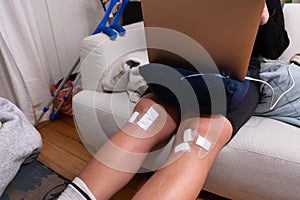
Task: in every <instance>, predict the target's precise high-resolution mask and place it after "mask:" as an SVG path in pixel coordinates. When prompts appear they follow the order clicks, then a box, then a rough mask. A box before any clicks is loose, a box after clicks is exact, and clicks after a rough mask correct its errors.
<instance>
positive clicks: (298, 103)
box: [255, 60, 300, 127]
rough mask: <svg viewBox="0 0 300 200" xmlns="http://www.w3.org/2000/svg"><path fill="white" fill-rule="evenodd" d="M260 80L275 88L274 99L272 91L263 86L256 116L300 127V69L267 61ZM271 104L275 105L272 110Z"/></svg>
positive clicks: (285, 63) (279, 62) (283, 63)
mask: <svg viewBox="0 0 300 200" xmlns="http://www.w3.org/2000/svg"><path fill="white" fill-rule="evenodd" d="M260 78H261V80H264V81H266V82H268V83H269V84H270V85H271V86H272V87H273V89H274V97H273V98H274V99H273V102H272V96H273V94H272V90H271V89H270V88H269V87H268V86H267V85H265V84H263V85H262V88H261V90H262V91H261V92H262V95H261V100H260V102H259V104H258V106H257V108H256V111H255V114H256V115H261V116H268V117H271V118H274V119H277V120H280V121H283V122H286V123H289V124H293V125H296V126H299V127H300V67H299V66H297V65H295V64H291V63H287V62H281V61H277V60H273V61H272V60H265V62H264V63H262V68H261V73H260ZM277 101H278V102H277ZM276 102H277V104H275V103H276ZM271 103H272V105H274V104H275V106H273V108H272V109H270V106H271Z"/></svg>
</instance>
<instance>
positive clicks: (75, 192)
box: [58, 177, 96, 200]
mask: <svg viewBox="0 0 300 200" xmlns="http://www.w3.org/2000/svg"><path fill="white" fill-rule="evenodd" d="M90 199H91V200H96V198H95V196H94V195H93V193H92V192H91V191H90V190H89V188H88V187H87V185H86V184H85V183H84V182H83V181H82V180H81V179H80V178H79V177H76V178H75V179H74V180H73V182H72V183H70V184H69V185H68V187H67V188H66V189H65V190H64V192H63V193H62V194H61V195H60V196H59V198H58V200H90Z"/></svg>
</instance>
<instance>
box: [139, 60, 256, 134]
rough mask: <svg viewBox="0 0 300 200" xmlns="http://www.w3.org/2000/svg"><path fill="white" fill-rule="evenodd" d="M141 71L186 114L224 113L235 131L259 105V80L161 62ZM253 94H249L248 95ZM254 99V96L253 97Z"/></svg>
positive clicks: (152, 86) (161, 95)
mask: <svg viewBox="0 0 300 200" xmlns="http://www.w3.org/2000/svg"><path fill="white" fill-rule="evenodd" d="M140 74H141V76H142V77H143V78H144V79H145V81H146V82H147V83H148V85H149V88H150V90H151V92H153V93H154V94H155V95H156V96H157V97H158V98H159V99H160V100H162V101H164V102H166V103H169V104H177V105H179V106H180V109H181V112H182V115H183V116H199V114H200V113H201V114H223V115H224V116H227V118H228V119H229V121H230V122H231V124H232V126H233V132H234V134H235V133H236V132H237V130H238V129H239V128H240V127H241V126H242V125H243V124H244V123H245V122H246V121H247V120H248V119H249V118H250V117H251V116H252V114H253V112H254V109H255V107H256V105H257V102H256V98H255V96H256V95H253V94H252V93H255V94H256V92H258V93H259V90H256V89H258V88H256V83H255V84H254V85H253V83H250V81H248V80H245V81H239V80H235V79H230V78H228V77H225V76H222V75H220V74H208V73H206V74H199V72H194V71H190V70H185V69H180V68H173V67H169V66H166V65H162V64H156V63H152V64H147V65H145V66H142V67H140ZM249 96H250V97H249ZM254 99H255V100H254Z"/></svg>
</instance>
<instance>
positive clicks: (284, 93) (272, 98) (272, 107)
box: [245, 63, 296, 110]
mask: <svg viewBox="0 0 300 200" xmlns="http://www.w3.org/2000/svg"><path fill="white" fill-rule="evenodd" d="M293 65H294V63H292V64H290V65H289V67H288V73H289V76H290V77H291V79H292V82H293V84H292V86H291V87H290V88H289V89H287V90H286V91H285V92H283V93H282V94H281V95H280V96H279V97H278V99H277V100H276V102H275V103H274V104H273V101H274V96H275V92H274V89H273V87H272V86H271V85H270V84H269V83H268V82H266V81H263V80H260V79H256V78H252V77H249V76H246V77H245V79H246V80H250V81H256V82H260V83H263V84H265V85H267V86H268V87H269V88H270V89H271V91H272V97H271V102H270V110H273V109H274V108H275V106H276V105H277V104H278V102H279V101H280V100H281V99H282V98H283V96H284V95H286V94H287V93H288V92H290V91H291V90H292V89H293V88H294V87H295V84H296V83H295V79H294V77H293V75H292V73H291V67H292V66H293Z"/></svg>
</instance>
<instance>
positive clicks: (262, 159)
mask: <svg viewBox="0 0 300 200" xmlns="http://www.w3.org/2000/svg"><path fill="white" fill-rule="evenodd" d="M284 15H285V20H286V27H287V30H288V33H289V36H290V39H291V45H290V46H289V48H288V49H287V50H286V52H285V53H284V54H283V55H282V56H281V58H280V59H282V60H289V58H291V56H293V55H294V54H295V53H299V51H300V37H299V35H300V26H299V24H298V23H299V20H300V4H293V3H292V4H286V5H285V7H284ZM126 29H127V33H126V35H125V36H124V37H118V38H117V39H116V40H115V41H111V40H110V39H109V38H108V37H107V36H106V35H104V34H101V33H100V34H97V35H92V36H88V37H86V38H85V39H84V40H83V41H82V45H81V55H80V57H81V68H80V74H81V77H82V80H81V81H82V91H80V92H79V93H77V94H76V95H75V96H74V97H73V109H74V119H75V123H76V126H77V129H78V132H79V135H80V137H81V140H82V142H83V144H84V145H85V146H86V147H87V149H88V150H89V151H90V152H91V153H95V152H96V151H97V149H98V148H99V147H100V146H101V145H102V144H103V143H104V142H105V141H106V140H107V138H108V137H110V136H111V135H112V134H113V133H114V132H115V131H116V130H118V128H119V127H120V126H122V125H123V124H124V123H126V122H127V120H128V118H129V116H130V114H131V112H132V110H133V108H134V105H135V104H136V102H137V100H138V99H139V94H135V93H134V91H132V90H130V88H128V87H129V82H130V77H132V75H131V72H130V71H129V72H128V69H130V68H133V67H132V66H131V65H132V63H134V64H133V65H137V64H138V65H142V64H145V63H147V62H148V58H147V52H146V50H145V47H146V44H145V35H144V30H143V24H142V23H136V24H131V25H128V26H126ZM128 66H129V67H128ZM124 74H125V75H124ZM173 139H174V138H172V139H171V140H170V141H169V142H168V143H167V145H166V146H165V147H164V148H160V149H158V150H156V151H153V152H152V153H151V154H150V155H149V158H147V160H146V162H145V163H144V165H143V169H148V170H155V169H156V168H157V166H159V165H160V164H161V163H162V162H163V161H164V159H165V158H166V156H167V155H168V152H169V151H170V148H171V146H172V143H173ZM299 141H300V129H299V127H296V126H292V125H289V124H287V123H284V122H281V121H278V120H274V119H271V118H269V117H260V116H253V117H251V119H250V120H249V121H248V122H247V123H246V124H245V125H244V126H243V127H242V128H241V129H240V130H239V132H238V133H237V135H236V136H235V137H234V138H233V139H232V140H231V141H230V142H229V143H228V144H227V145H226V146H225V147H224V148H223V149H222V151H221V152H220V154H219V155H218V157H217V159H216V161H215V162H214V164H213V167H212V169H211V171H210V172H209V175H208V178H207V181H206V183H205V186H204V190H206V191H209V192H212V193H215V194H218V195H221V196H224V197H226V198H229V199H242V200H247V199H251V200H255V199H260V200H262V199H280V200H284V199H286V200H292V199H300V189H299V188H300V145H299Z"/></svg>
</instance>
